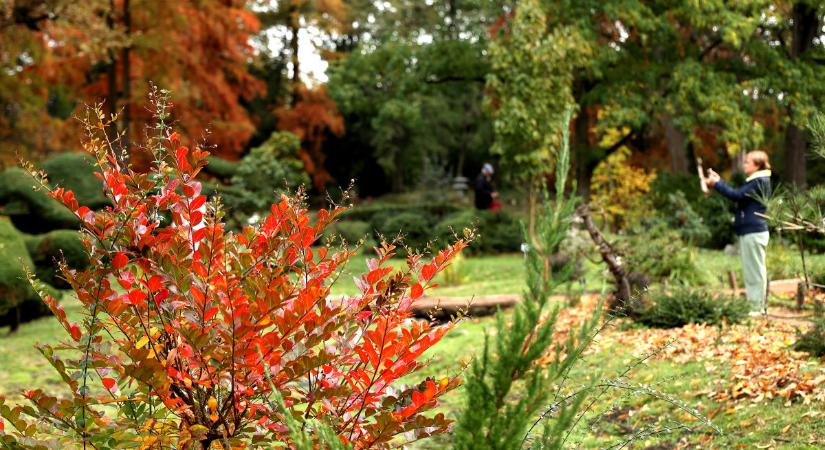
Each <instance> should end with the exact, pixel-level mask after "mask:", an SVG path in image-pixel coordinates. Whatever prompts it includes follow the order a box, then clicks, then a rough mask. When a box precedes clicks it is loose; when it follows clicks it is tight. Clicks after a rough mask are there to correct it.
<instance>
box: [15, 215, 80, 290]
mask: <svg viewBox="0 0 825 450" xmlns="http://www.w3.org/2000/svg"><path fill="white" fill-rule="evenodd" d="M25 240H26V247H27V248H28V251H29V255H30V256H31V259H32V261H33V262H34V265H35V274H36V275H37V278H38V279H39V280H40V281H42V282H44V283H48V284H50V285H52V286H54V287H56V288H59V289H68V288H69V287H70V286H69V285H68V284H67V283H66V282H65V281H64V280H63V279H61V278H60V276H59V272H58V266H57V261H59V260H61V259H65V261H66V264H67V265H68V266H69V267H70V268H72V269H75V270H83V269H85V268H86V267H87V266H88V265H89V255H88V253H87V251H86V247H85V246H84V245H83V241H82V240H81V238H80V233H78V232H76V231H71V230H55V231H52V232H49V233H46V234H41V235H36V236H26V237H25Z"/></svg>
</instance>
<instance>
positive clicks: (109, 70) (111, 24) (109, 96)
mask: <svg viewBox="0 0 825 450" xmlns="http://www.w3.org/2000/svg"><path fill="white" fill-rule="evenodd" d="M106 26H107V27H108V28H109V29H110V30H114V29H115V2H114V0H109V14H108V15H107V16H106ZM108 56H109V64H108V65H107V66H106V108H105V111H106V114H108V115H109V116H110V117H111V116H114V115H115V114H117V97H118V95H117V57H116V56H115V52H113V51H112V50H109V51H108ZM106 135H107V136H108V137H109V141H111V142H115V141H116V140H117V136H118V126H117V121H112V122H111V123H110V124H109V126H108V127H106Z"/></svg>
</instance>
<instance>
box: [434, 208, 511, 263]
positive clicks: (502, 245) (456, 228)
mask: <svg viewBox="0 0 825 450" xmlns="http://www.w3.org/2000/svg"><path fill="white" fill-rule="evenodd" d="M464 228H472V229H475V231H476V235H477V236H476V239H475V240H474V241H473V242H472V243H470V246H469V247H468V248H467V252H468V253H471V254H496V253H509V252H517V251H519V249H520V247H521V243H522V241H523V238H522V230H521V224H520V223H519V221H518V220H517V219H515V218H514V217H512V216H510V215H508V214H505V213H501V212H499V213H493V212H490V211H478V210H475V209H465V210H462V211H458V212H455V213H453V214H450V215H448V216H447V217H445V218H444V219H442V220H441V221H439V222H438V224H437V225H436V227H435V236H436V239H437V240H438V242H439V243H440V244H441V245H445V244H447V243H450V242H452V241H454V240H455V238H456V236H458V237H461V236H462V230H463V229H464Z"/></svg>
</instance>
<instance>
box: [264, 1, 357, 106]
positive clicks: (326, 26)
mask: <svg viewBox="0 0 825 450" xmlns="http://www.w3.org/2000/svg"><path fill="white" fill-rule="evenodd" d="M259 3H262V4H261V5H260V7H261V8H260V9H261V11H259V13H258V16H259V17H260V19H261V21H262V22H263V24H264V28H265V29H269V28H280V29H281V30H282V31H283V33H282V35H283V39H284V43H283V45H282V53H283V54H284V55H285V56H286V57H285V58H284V59H285V60H286V59H288V60H289V62H290V71H291V77H290V81H291V98H290V100H289V102H288V103H289V104H290V105H292V104H294V103H297V101H298V100H299V99H300V96H301V93H302V89H303V82H302V81H301V61H300V59H299V50H300V48H299V47H300V40H299V37H300V35H301V31H302V30H306V29H309V28H312V29H315V30H317V31H320V32H323V33H327V34H331V33H332V32H345V31H346V30H347V28H348V26H349V24H350V22H348V20H347V19H348V15H349V12H350V9H349V7H348V6H347V2H344V1H341V0H276V1H275V2H259ZM320 50H330V49H329V48H327V49H323V48H321V49H320Z"/></svg>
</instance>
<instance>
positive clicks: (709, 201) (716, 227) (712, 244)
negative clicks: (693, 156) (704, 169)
mask: <svg viewBox="0 0 825 450" xmlns="http://www.w3.org/2000/svg"><path fill="white" fill-rule="evenodd" d="M651 192H652V193H653V207H654V209H655V210H656V211H657V213H658V215H659V216H661V217H663V218H665V219H667V220H668V221H673V220H674V219H676V220H684V221H685V222H686V223H688V224H689V227H688V228H687V229H686V230H684V231H685V234H683V238H685V239H686V240H690V241H691V243H692V244H693V245H696V246H699V247H705V248H716V249H721V248H724V247H725V245H727V244H730V243H733V242H734V241H735V239H736V235H735V233H734V231H733V211H734V209H735V205H734V203H733V202H731V201H728V200H727V199H725V198H724V197H722V196H721V195H718V194H715V193H711V195H708V196H706V195H704V194H703V193H702V191H701V190H700V189H699V182H698V180H697V178H696V177H695V176H694V175H690V174H672V173H669V172H660V173H659V174H657V176H656V179H655V180H654V181H653V184H652V187H651ZM685 205H689V206H690V208H691V210H692V211H689V212H688V211H686V210H685ZM703 228H706V229H707V230H708V231H709V233H707V234H706V233H705V232H704V230H703ZM680 231H681V230H680Z"/></svg>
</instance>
